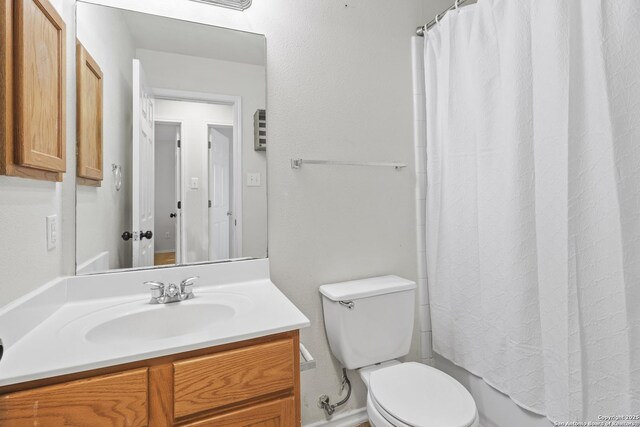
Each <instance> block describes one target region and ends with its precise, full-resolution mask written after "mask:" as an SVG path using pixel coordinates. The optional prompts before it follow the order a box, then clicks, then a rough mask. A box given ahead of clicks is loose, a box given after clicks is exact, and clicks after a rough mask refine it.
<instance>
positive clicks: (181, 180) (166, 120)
mask: <svg viewBox="0 0 640 427" xmlns="http://www.w3.org/2000/svg"><path fill="white" fill-rule="evenodd" d="M154 90H155V89H154ZM156 99H157V98H156ZM157 123H160V124H167V125H175V126H177V127H178V128H179V130H180V141H183V140H184V129H185V126H184V123H185V119H184V118H175V117H166V116H164V117H156V118H155V120H154V121H153V125H154V126H155V125H156V124H157ZM176 152H177V155H178V160H177V161H176V180H177V181H178V184H177V186H176V189H177V190H178V194H176V198H177V199H178V200H179V201H182V200H183V197H184V194H185V188H184V185H185V177H184V165H183V161H184V156H183V155H182V143H181V144H180V147H177V146H176ZM175 209H176V213H177V214H178V230H177V232H178V235H177V236H176V265H180V264H184V261H183V258H184V256H185V254H184V251H183V249H184V248H186V240H185V239H186V237H185V233H184V229H185V222H184V215H182V209H178V206H177V205H176V206H175Z"/></svg>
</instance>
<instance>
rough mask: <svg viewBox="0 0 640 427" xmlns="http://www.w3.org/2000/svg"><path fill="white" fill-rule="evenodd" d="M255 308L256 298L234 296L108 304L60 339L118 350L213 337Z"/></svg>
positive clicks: (211, 294)
mask: <svg viewBox="0 0 640 427" xmlns="http://www.w3.org/2000/svg"><path fill="white" fill-rule="evenodd" d="M255 306H256V304H255V301H254V300H253V298H251V297H248V296H247V295H243V294H240V293H232V292H201V293H200V294H198V295H196V297H195V298H193V299H190V300H186V301H180V302H173V303H169V304H150V303H149V299H148V298H144V299H135V300H133V301H132V300H129V301H125V302H122V301H120V302H115V303H114V302H111V303H109V302H105V304H104V305H103V307H102V308H101V309H98V310H95V311H92V312H90V313H87V314H85V315H84V316H81V317H78V318H76V319H73V320H72V321H71V322H69V323H67V324H66V325H65V326H64V327H63V328H61V329H60V331H59V335H60V337H61V338H72V337H74V336H75V337H82V338H84V341H85V342H87V343H89V344H94V345H99V346H111V347H115V348H119V347H120V345H125V346H126V345H129V346H131V345H138V344H139V345H143V346H144V345H145V343H149V344H150V343H151V342H158V343H160V342H163V341H161V340H165V341H166V340H170V339H172V338H174V339H175V338H177V339H181V338H183V337H193V336H195V335H201V336H203V337H205V336H212V335H215V334H218V333H220V331H224V330H225V328H228V327H229V326H230V324H231V323H233V322H234V321H236V320H237V319H239V318H240V317H242V316H243V315H246V314H248V313H251V312H252V311H253V309H254V307H255ZM158 345H160V344H158Z"/></svg>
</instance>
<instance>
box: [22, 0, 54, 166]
mask: <svg viewBox="0 0 640 427" xmlns="http://www.w3.org/2000/svg"><path fill="white" fill-rule="evenodd" d="M14 6H15V15H14V18H15V22H14V42H15V43H14V49H15V51H14V58H15V62H14V76H13V77H14V96H15V106H16V111H15V115H16V121H15V126H16V128H15V145H14V155H16V161H17V163H18V164H19V165H21V166H26V167H29V168H34V169H41V170H46V171H53V172H64V171H65V168H66V159H65V152H66V138H65V122H66V118H65V104H66V94H65V79H66V76H65V67H66V58H65V43H66V38H65V25H64V22H63V20H62V18H61V17H60V15H59V14H58V13H57V12H56V10H55V8H54V7H53V6H52V5H51V4H50V3H49V2H48V1H47V0H16V1H15V2H14Z"/></svg>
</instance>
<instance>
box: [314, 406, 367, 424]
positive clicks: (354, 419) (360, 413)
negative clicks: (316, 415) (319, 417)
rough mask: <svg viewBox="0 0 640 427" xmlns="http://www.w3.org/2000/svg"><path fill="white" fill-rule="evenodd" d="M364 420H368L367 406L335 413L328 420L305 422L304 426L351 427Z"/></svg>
mask: <svg viewBox="0 0 640 427" xmlns="http://www.w3.org/2000/svg"><path fill="white" fill-rule="evenodd" d="M365 421H369V417H368V416H367V408H360V409H354V410H351V411H348V412H345V413H342V414H340V415H336V416H335V417H333V418H331V419H330V420H326V421H316V422H315V423H311V424H305V425H304V427H353V426H356V425H358V424H360V423H364V422H365Z"/></svg>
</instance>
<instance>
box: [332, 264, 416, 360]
mask: <svg viewBox="0 0 640 427" xmlns="http://www.w3.org/2000/svg"><path fill="white" fill-rule="evenodd" d="M415 291H416V284H415V282H412V281H410V280H407V279H403V278H401V277H398V276H381V277H372V278H369V279H362V280H352V281H349V282H341V283H332V284H328V285H322V286H320V293H321V294H322V309H323V312H324V325H325V329H326V331H327V337H328V339H329V346H330V347H331V352H332V353H333V355H334V356H335V357H336V358H337V359H338V360H339V361H340V362H341V363H342V365H344V367H345V368H347V369H357V368H361V367H364V366H368V365H373V364H376V363H381V362H385V361H387V360H392V359H395V358H396V357H402V356H405V355H406V354H407V353H409V347H410V346H411V337H412V334H413V322H414V319H413V315H414V306H415Z"/></svg>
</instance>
